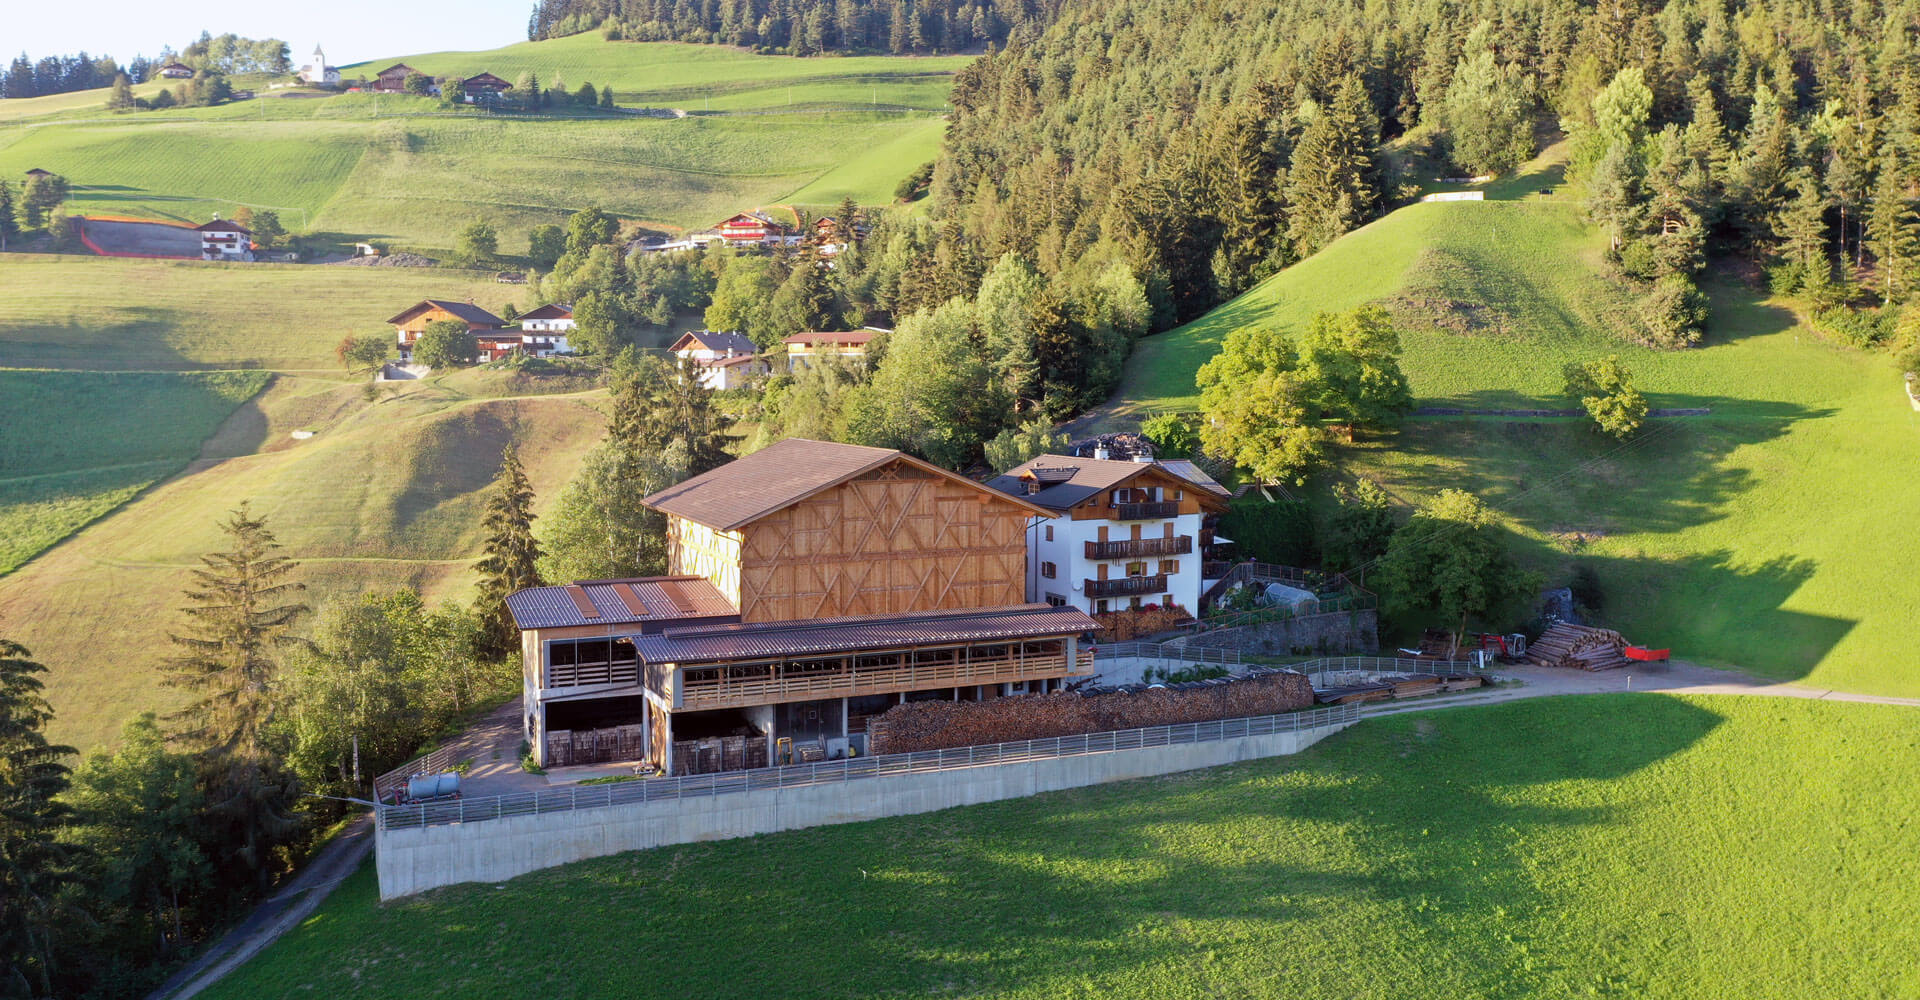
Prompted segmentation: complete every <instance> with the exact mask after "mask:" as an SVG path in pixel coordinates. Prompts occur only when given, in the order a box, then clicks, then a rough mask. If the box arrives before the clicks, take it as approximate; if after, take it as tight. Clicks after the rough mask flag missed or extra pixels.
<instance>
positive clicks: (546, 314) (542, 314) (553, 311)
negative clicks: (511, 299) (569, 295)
mask: <svg viewBox="0 0 1920 1000" xmlns="http://www.w3.org/2000/svg"><path fill="white" fill-rule="evenodd" d="M572 318H573V307H572V306H566V305H561V304H560V303H558V302H554V303H551V304H549V305H544V306H541V307H540V308H538V309H535V310H533V311H532V312H524V313H521V314H520V319H521V321H522V322H524V321H526V320H530V319H572Z"/></svg>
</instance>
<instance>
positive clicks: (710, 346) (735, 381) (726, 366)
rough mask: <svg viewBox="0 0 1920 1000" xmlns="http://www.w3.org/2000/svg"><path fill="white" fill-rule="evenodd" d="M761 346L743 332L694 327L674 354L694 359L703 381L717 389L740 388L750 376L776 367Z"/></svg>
mask: <svg viewBox="0 0 1920 1000" xmlns="http://www.w3.org/2000/svg"><path fill="white" fill-rule="evenodd" d="M759 350H760V349H759V348H758V347H757V346H755V344H754V342H753V341H751V340H748V339H747V338H746V337H745V336H743V335H741V334H738V333H732V332H726V333H721V332H716V331H713V330H690V331H688V332H686V333H683V334H681V335H680V339H679V340H676V341H674V342H673V347H672V351H673V356H674V357H676V358H685V359H686V360H688V361H691V362H693V364H694V366H695V367H696V368H697V369H698V370H699V372H700V384H701V385H704V386H706V387H707V388H709V389H713V390H715V391H720V390H723V389H737V388H739V387H741V386H743V385H745V384H746V383H747V380H748V379H749V378H752V377H754V376H756V375H765V374H767V373H768V372H769V371H770V370H772V366H771V365H769V364H768V363H767V362H766V361H765V360H764V359H763V358H761V357H760V356H759Z"/></svg>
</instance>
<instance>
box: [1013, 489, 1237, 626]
mask: <svg viewBox="0 0 1920 1000" xmlns="http://www.w3.org/2000/svg"><path fill="white" fill-rule="evenodd" d="M1196 471H1197V470H1196ZM1207 483H1210V484H1212V485H1211V486H1208V485H1203V484H1201V483H1197V482H1195V481H1193V480H1190V479H1187V478H1185V477H1183V476H1181V475H1179V474H1177V473H1175V472H1174V471H1173V470H1172V469H1169V468H1168V467H1166V466H1163V465H1161V464H1159V463H1157V462H1155V461H1153V460H1152V458H1150V457H1145V456H1142V457H1140V458H1138V459H1136V460H1135V461H1130V462H1123V461H1115V460H1112V459H1108V458H1104V457H1099V458H1076V457H1073V456H1070V455H1041V456H1040V457H1038V458H1035V459H1033V460H1031V461H1029V462H1025V463H1023V464H1021V465H1018V466H1015V467H1014V468H1012V469H1009V470H1007V471H1006V472H1005V473H1004V474H1002V475H1000V476H997V477H995V478H993V479H992V480H990V481H988V483H987V485H988V486H991V487H992V488H994V489H996V490H999V491H1000V492H1002V493H1005V494H1007V495H1008V496H1015V497H1019V498H1020V499H1022V500H1025V501H1027V502H1028V503H1031V504H1034V505H1036V506H1039V507H1043V508H1045V509H1046V510H1047V512H1048V513H1047V514H1046V515H1045V516H1043V517H1037V518H1035V519H1034V520H1033V521H1031V522H1029V524H1028V525H1027V597H1028V599H1029V600H1034V601H1044V602H1046V603H1047V604H1052V605H1058V606H1063V607H1075V608H1079V609H1081V610H1082V611H1087V612H1091V613H1094V614H1100V613H1104V612H1108V611H1123V610H1128V609H1133V608H1140V607H1143V606H1145V605H1148V604H1154V605H1160V606H1165V605H1167V604H1175V605H1178V606H1180V607H1182V608H1185V609H1187V611H1189V612H1191V613H1194V614H1198V613H1199V611H1200V595H1201V593H1202V590H1203V587H1204V585H1203V583H1202V582H1201V565H1200V560H1201V551H1200V549H1201V546H1200V522H1201V518H1202V517H1203V516H1204V515H1206V514H1217V513H1220V512H1223V511H1225V510H1226V509H1227V499H1228V498H1227V496H1226V491H1225V490H1222V489H1220V488H1219V484H1217V483H1213V481H1212V479H1208V480H1207Z"/></svg>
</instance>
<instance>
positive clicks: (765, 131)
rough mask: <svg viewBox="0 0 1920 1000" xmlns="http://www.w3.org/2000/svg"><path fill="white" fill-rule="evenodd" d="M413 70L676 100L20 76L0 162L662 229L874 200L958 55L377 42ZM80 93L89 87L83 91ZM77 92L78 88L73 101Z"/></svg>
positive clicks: (200, 197) (300, 204)
mask: <svg viewBox="0 0 1920 1000" xmlns="http://www.w3.org/2000/svg"><path fill="white" fill-rule="evenodd" d="M397 61H405V62H406V63H408V65H411V66H414V67H415V68H417V69H420V70H423V71H425V72H428V73H432V74H444V73H456V74H465V75H471V74H474V73H478V72H480V71H481V70H483V69H489V68H490V69H491V71H492V72H494V73H496V74H497V75H500V76H503V77H506V78H507V79H510V80H511V79H515V78H517V76H518V74H519V73H520V72H521V71H522V70H523V69H524V70H528V71H531V72H534V73H536V74H538V75H539V76H540V77H541V78H542V79H543V80H547V81H549V82H550V81H551V80H552V79H554V77H555V76H556V75H558V76H559V77H560V78H561V79H562V80H563V81H565V82H568V83H569V84H570V85H571V86H572V87H575V88H577V87H578V86H579V85H580V84H581V83H583V82H593V83H594V84H595V85H596V86H601V85H606V84H611V85H612V86H613V87H614V90H615V94H616V97H617V99H618V101H619V103H620V104H622V105H623V106H628V107H633V106H645V107H677V108H681V109H683V110H685V111H687V112H689V117H685V118H677V119H675V118H667V119H662V118H646V117H631V116H625V115H611V114H603V113H600V112H597V111H593V112H578V113H576V112H573V111H566V112H561V113H555V114H552V115H542V116H522V115H486V114H483V113H480V112H478V111H471V110H468V111H449V110H447V109H444V108H442V107H441V106H440V105H439V104H438V103H437V102H435V101H432V100H428V99H425V98H417V97H410V96H405V95H390V94H386V95H376V94H371V93H358V94H340V95H333V96H326V95H321V94H319V93H317V92H314V91H310V90H304V89H294V90H284V91H273V90H268V89H265V85H264V82H263V83H261V84H259V86H260V87H261V88H262V89H261V90H260V91H259V93H260V95H261V96H259V97H258V98H256V99H254V100H249V101H239V102H235V103H232V104H228V105H224V106H222V107H217V108H182V109H174V110H168V111H161V112H140V113H126V114H115V113H112V112H108V111H106V110H104V108H102V107H100V103H101V102H103V101H104V99H105V98H104V94H103V93H101V92H88V95H74V94H63V95H58V96H57V97H49V98H34V99H32V100H29V101H21V102H13V101H8V102H5V103H6V104H7V105H9V106H11V105H14V104H16V103H18V104H20V105H23V106H22V107H8V108H6V109H4V110H5V112H6V113H5V114H4V115H0V176H6V175H11V174H17V173H20V172H23V171H26V170H29V169H32V168H35V167H41V168H45V169H48V170H53V171H56V172H58V173H61V174H64V175H66V176H67V177H68V179H69V181H70V182H71V183H72V185H73V198H72V201H71V202H70V204H69V206H68V210H69V211H71V212H74V213H76V214H109V215H111V214H120V215H131V216H136V217H143V218H157V219H170V220H175V221H192V222H202V221H205V219H206V218H207V217H209V216H210V215H212V214H213V213H216V212H222V213H231V212H233V211H234V210H235V209H236V208H237V207H238V206H241V205H247V206H251V207H253V208H255V209H272V210H274V211H277V212H279V213H280V215H281V218H282V222H284V223H285V224H287V225H288V226H289V227H290V228H292V229H294V230H296V231H299V232H307V233H312V234H315V235H316V236H318V237H320V239H321V240H322V241H323V242H332V243H336V244H339V245H344V244H346V243H348V242H353V241H357V240H364V239H378V240H386V241H389V242H392V243H394V244H397V245H401V246H406V247H412V248H416V249H421V250H424V251H426V252H429V253H433V252H443V251H445V250H447V249H448V248H450V247H452V246H453V245H454V244H455V242H456V239H457V234H458V232H459V230H460V229H461V228H462V227H463V226H465V225H466V224H467V223H468V222H469V221H471V220H472V219H474V218H476V217H479V216H483V215H484V216H487V217H489V218H491V219H493V220H494V222H495V223H496V224H497V225H498V226H499V228H500V232H501V239H502V250H503V251H505V252H509V253H514V252H519V251H521V250H523V249H524V248H525V245H526V233H527V231H528V230H530V229H531V228H533V227H534V226H537V225H543V224H547V223H557V222H563V221H564V220H565V217H566V215H567V214H568V213H570V212H572V211H574V210H576V209H578V208H581V207H584V206H586V205H590V204H591V205H599V206H601V207H603V208H605V209H607V210H608V211H611V212H614V213H616V214H618V215H620V216H621V217H623V218H626V219H631V220H634V221H637V222H641V223H645V224H648V225H652V226H655V227H658V228H662V229H666V230H669V231H680V230H686V229H693V228H699V227H702V226H706V225H710V224H712V223H713V222H715V221H717V220H719V219H721V218H725V217H726V216H727V215H730V214H732V213H734V212H736V211H739V210H741V209H744V208H753V207H757V206H763V205H779V204H809V205H816V206H827V205H833V204H837V203H838V202H839V201H840V199H842V198H845V197H852V198H855V199H856V200H858V201H860V202H863V203H866V204H884V203H886V202H888V201H890V200H891V198H892V193H893V189H894V186H895V185H896V184H898V183H899V181H900V179H901V178H902V177H904V176H906V175H907V174H908V173H909V172H911V171H912V170H913V169H914V168H915V167H917V166H919V165H920V164H922V163H925V162H927V161H928V160H930V159H932V158H933V156H934V154H935V153H936V152H937V150H938V147H939V141H940V136H941V134H942V131H943V127H944V126H943V123H942V121H941V119H940V118H939V117H938V114H939V112H940V111H941V110H942V109H944V108H945V107H946V95H947V91H948V88H949V86H950V84H951V79H952V75H953V73H954V72H955V71H956V70H958V69H959V68H960V67H962V66H964V65H965V64H966V62H967V61H968V57H943V58H915V57H901V58H895V57H883V56H872V57H849V58H812V59H794V58H789V57H783V56H754V55H751V54H748V53H744V52H740V51H737V50H733V49H726V48H719V47H713V46H696V45H677V44H653V43H648V44H640V43H626V42H608V41H605V40H603V39H601V38H600V37H599V36H597V35H592V34H589V35H580V36H574V37H571V38H564V39H554V40H551V41H544V42H527V43H521V44H519V45H512V46H508V47H506V48H503V49H498V50H494V51H491V52H477V53H437V54H425V55H417V56H405V57H402V58H401V59H395V60H382V61H380V62H379V63H378V64H377V65H375V64H366V65H364V66H359V67H348V68H347V73H348V76H349V78H352V76H353V75H354V74H355V73H358V72H361V71H363V70H364V71H367V72H377V71H378V70H379V69H380V68H382V67H384V66H386V65H390V64H391V63H392V62H397ZM89 95H90V96H89ZM83 97H85V98H87V101H86V102H83V100H82V99H83Z"/></svg>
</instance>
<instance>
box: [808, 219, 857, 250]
mask: <svg viewBox="0 0 1920 1000" xmlns="http://www.w3.org/2000/svg"><path fill="white" fill-rule="evenodd" d="M866 235H867V229H866V226H864V225H862V224H861V223H859V222H858V221H856V222H855V223H854V224H853V231H852V232H851V233H849V232H847V227H846V226H844V225H842V224H841V222H840V220H839V219H836V218H834V217H833V216H831V215H823V216H821V217H820V219H819V220H818V221H816V222H815V223H814V224H813V246H814V252H815V253H817V254H819V255H820V256H822V257H837V256H839V255H840V254H842V253H845V252H846V250H847V248H848V247H849V246H852V245H853V244H855V243H858V242H859V241H860V240H861V239H862V238H864V237H865V236H866Z"/></svg>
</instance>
